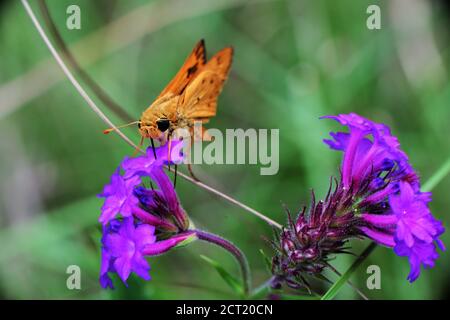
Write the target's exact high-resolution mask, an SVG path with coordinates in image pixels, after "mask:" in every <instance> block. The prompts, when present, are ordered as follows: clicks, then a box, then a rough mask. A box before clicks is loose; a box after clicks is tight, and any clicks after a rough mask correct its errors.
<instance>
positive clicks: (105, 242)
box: [99, 141, 196, 288]
mask: <svg viewBox="0 0 450 320" xmlns="http://www.w3.org/2000/svg"><path fill="white" fill-rule="evenodd" d="M181 146H182V142H179V141H172V144H171V146H170V148H169V146H168V144H166V145H165V146H163V147H160V148H157V149H156V155H157V158H156V159H155V158H154V156H153V150H152V148H149V149H147V153H146V154H145V155H143V156H140V157H136V158H132V159H130V158H127V159H125V160H124V161H123V162H122V165H121V167H122V169H123V174H121V171H120V167H119V168H118V169H117V170H116V171H115V172H114V174H113V175H112V177H111V182H110V183H109V184H107V185H106V186H105V187H104V190H103V193H102V194H100V195H99V196H100V197H103V198H105V202H104V204H103V206H102V209H101V215H100V218H99V221H100V222H101V223H102V224H103V237H102V265H101V270H100V283H101V285H102V286H103V287H105V288H106V287H111V288H112V281H111V279H110V278H109V276H108V273H110V272H113V273H117V274H118V275H119V277H120V278H121V279H122V281H123V282H124V283H126V280H127V278H128V276H129V275H130V273H131V272H135V273H136V274H137V275H138V276H140V277H141V278H143V279H145V280H149V279H150V276H149V274H148V272H149V270H150V266H149V265H148V263H147V261H146V260H145V259H144V256H150V255H157V254H161V253H164V252H166V251H167V250H169V249H171V248H173V247H175V246H178V245H180V244H184V243H187V242H188V241H190V240H195V239H196V236H195V234H194V233H193V232H191V231H189V230H188V229H189V218H188V216H187V214H186V212H185V211H184V209H183V208H182V207H181V205H180V202H179V200H178V197H177V194H176V193H175V190H174V187H173V185H172V182H171V181H170V179H169V177H168V176H167V175H166V174H165V173H164V169H163V165H164V164H167V163H180V162H181V161H182V160H183V156H182V154H181V151H180V150H181ZM169 151H172V152H171V154H170V155H169ZM144 179H149V180H150V185H151V188H147V187H145V186H144V183H145V182H146V181H145V180H144ZM152 182H153V183H154V184H155V186H156V187H157V189H154V188H153V183H152ZM119 214H120V216H121V218H117V217H118V215H119Z"/></svg>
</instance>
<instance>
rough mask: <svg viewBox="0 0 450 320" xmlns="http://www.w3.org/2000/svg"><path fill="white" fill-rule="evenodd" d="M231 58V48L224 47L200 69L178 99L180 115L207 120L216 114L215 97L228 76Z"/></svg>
mask: <svg viewBox="0 0 450 320" xmlns="http://www.w3.org/2000/svg"><path fill="white" fill-rule="evenodd" d="M232 58H233V48H231V47H228V48H224V49H222V50H220V51H219V52H218V53H216V54H215V55H214V57H212V58H211V60H209V61H208V63H207V64H206V65H205V66H204V67H203V68H202V69H201V70H200V72H199V74H198V75H196V76H195V77H194V79H193V80H192V82H191V83H189V84H188V86H187V87H186V90H185V91H184V93H183V95H182V97H181V99H180V102H179V106H178V112H179V113H180V115H181V116H183V117H185V118H188V119H199V120H207V119H209V118H211V117H213V116H215V115H216V110H217V98H218V96H219V94H220V92H221V91H222V88H223V85H224V83H225V80H226V79H227V77H228V72H229V70H230V67H231V62H232Z"/></svg>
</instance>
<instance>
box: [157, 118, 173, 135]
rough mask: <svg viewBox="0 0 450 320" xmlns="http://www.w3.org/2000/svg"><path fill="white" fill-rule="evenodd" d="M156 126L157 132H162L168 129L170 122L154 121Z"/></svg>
mask: <svg viewBox="0 0 450 320" xmlns="http://www.w3.org/2000/svg"><path fill="white" fill-rule="evenodd" d="M156 125H157V126H158V130H159V131H161V132H164V131H166V130H167V129H169V126H170V121H169V119H160V120H158V121H156Z"/></svg>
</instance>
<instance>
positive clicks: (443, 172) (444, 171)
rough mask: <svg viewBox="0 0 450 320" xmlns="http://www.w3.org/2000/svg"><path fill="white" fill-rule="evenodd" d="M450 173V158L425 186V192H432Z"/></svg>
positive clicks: (423, 188)
mask: <svg viewBox="0 0 450 320" xmlns="http://www.w3.org/2000/svg"><path fill="white" fill-rule="evenodd" d="M449 173H450V157H449V158H448V159H447V161H445V162H444V164H443V165H442V166H441V167H440V168H439V169H438V170H437V171H436V172H435V173H434V174H433V175H432V176H431V178H429V179H428V180H427V182H425V183H424V184H423V187H422V190H423V191H431V190H433V189H434V187H436V186H437V185H438V183H439V182H441V181H442V180H443V179H444V178H445V177H446V176H447V175H448V174H449Z"/></svg>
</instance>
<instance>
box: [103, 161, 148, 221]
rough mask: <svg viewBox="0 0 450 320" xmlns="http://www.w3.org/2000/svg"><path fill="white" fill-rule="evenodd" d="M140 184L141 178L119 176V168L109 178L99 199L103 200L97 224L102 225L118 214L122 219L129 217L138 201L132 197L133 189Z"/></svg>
mask: <svg viewBox="0 0 450 320" xmlns="http://www.w3.org/2000/svg"><path fill="white" fill-rule="evenodd" d="M139 183H141V178H140V177H138V176H134V177H131V178H130V179H124V178H123V177H122V176H121V175H120V168H117V170H116V171H115V172H114V174H113V175H112V176H111V181H110V183H109V184H107V185H106V186H105V187H104V189H103V192H102V193H101V194H99V197H101V198H105V202H104V203H103V206H102V209H101V212H102V213H101V215H100V217H99V219H98V220H99V222H100V223H102V224H103V225H105V224H107V223H108V222H109V221H110V220H112V219H114V218H115V216H116V215H117V214H118V213H120V214H122V216H123V217H129V216H130V215H131V213H132V210H133V207H135V206H136V205H137V203H138V199H137V198H136V197H134V196H133V191H134V188H135V187H136V186H137V185H138V184H139Z"/></svg>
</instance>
